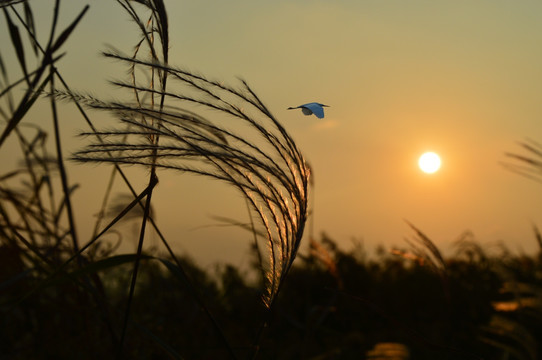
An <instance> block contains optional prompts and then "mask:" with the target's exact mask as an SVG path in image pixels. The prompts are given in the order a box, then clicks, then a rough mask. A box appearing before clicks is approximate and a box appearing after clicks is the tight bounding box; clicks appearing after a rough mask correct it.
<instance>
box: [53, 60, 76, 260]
mask: <svg viewBox="0 0 542 360" xmlns="http://www.w3.org/2000/svg"><path fill="white" fill-rule="evenodd" d="M54 72H55V71H54V66H53V65H51V80H50V87H51V92H54V91H55V84H54ZM51 111H52V115H53V126H54V133H55V145H56V157H57V161H58V170H59V172H60V179H61V182H62V190H63V192H64V202H65V204H66V215H67V217H68V223H69V225H70V235H71V237H72V244H73V251H74V253H78V252H79V242H78V240H77V231H76V230H75V229H76V228H75V219H74V216H73V209H72V204H71V199H70V189H69V188H70V187H69V186H68V176H67V174H66V168H65V167H64V158H63V155H62V144H61V140H60V129H59V125H58V113H57V109H56V99H55V98H54V97H51ZM79 265H81V264H79Z"/></svg>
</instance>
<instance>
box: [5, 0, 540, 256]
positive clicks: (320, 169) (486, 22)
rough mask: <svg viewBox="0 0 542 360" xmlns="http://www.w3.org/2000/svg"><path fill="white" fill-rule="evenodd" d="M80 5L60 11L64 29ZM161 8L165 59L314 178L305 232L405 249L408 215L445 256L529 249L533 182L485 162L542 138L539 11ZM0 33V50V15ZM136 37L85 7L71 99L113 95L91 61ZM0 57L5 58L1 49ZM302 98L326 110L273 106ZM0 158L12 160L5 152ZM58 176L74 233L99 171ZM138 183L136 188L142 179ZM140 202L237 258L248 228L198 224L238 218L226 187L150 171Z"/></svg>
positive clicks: (194, 245)
mask: <svg viewBox="0 0 542 360" xmlns="http://www.w3.org/2000/svg"><path fill="white" fill-rule="evenodd" d="M49 3H50V2H49V1H39V2H38V1H34V2H33V6H34V7H35V9H36V14H40V16H41V17H40V18H38V20H37V21H38V26H43V27H44V28H46V27H47V21H48V14H50V11H49V10H48V9H50V8H51V7H52V5H50V4H49ZM68 3H69V4H68ZM86 3H87V2H86V1H81V0H77V1H75V0H72V1H70V2H63V4H64V8H63V13H62V18H63V19H64V23H67V22H68V21H70V19H71V18H73V16H74V15H75V14H76V13H77V12H78V11H79V9H81V8H82V7H83V6H84V4H86ZM166 6H168V9H169V20H170V39H171V53H170V62H171V63H172V64H175V65H178V66H181V67H186V68H188V69H190V70H194V71H197V72H200V73H202V74H205V75H207V76H208V77H211V78H213V79H219V80H223V81H226V82H230V83H233V82H235V81H236V77H242V78H244V79H245V80H247V81H248V83H249V84H251V86H252V87H253V88H254V90H256V92H257V93H258V94H259V95H260V97H261V98H262V99H263V100H264V101H265V103H266V104H267V105H268V107H269V108H270V109H271V110H272V111H273V113H274V114H275V116H276V117H277V118H278V119H279V120H280V121H281V122H282V123H283V124H284V125H285V127H286V128H287V130H288V131H290V133H291V134H292V136H293V138H294V139H295V140H296V141H297V142H298V145H299V147H300V148H301V150H302V151H303V153H304V154H305V156H306V158H307V160H308V162H309V163H310V164H311V166H312V168H313V170H314V180H315V188H314V196H315V197H314V231H315V233H316V234H319V233H320V232H322V231H325V232H326V233H328V235H330V236H331V237H332V238H333V239H335V240H337V241H338V242H339V243H340V244H341V245H342V246H344V247H345V248H349V247H350V245H351V239H353V238H355V239H358V240H363V242H364V244H365V246H366V248H367V249H368V250H372V249H373V248H374V246H376V245H377V244H382V245H385V246H387V247H389V246H393V245H396V246H405V245H406V244H405V243H404V241H403V238H404V237H410V236H411V235H412V234H413V233H412V231H411V230H410V229H409V228H408V226H407V225H406V223H405V222H404V220H405V219H406V220H408V221H410V222H412V223H413V224H414V225H416V226H417V227H419V228H420V229H421V230H422V231H424V232H425V233H426V234H427V235H428V236H429V237H430V238H431V239H433V240H434V241H435V242H436V243H437V244H438V245H439V246H441V248H442V249H443V250H445V251H450V250H451V249H453V248H452V246H451V245H452V243H453V241H454V240H455V239H457V237H458V236H459V235H460V234H461V233H462V232H464V231H465V230H471V231H472V232H473V233H474V235H475V236H476V238H477V239H478V240H480V242H482V243H483V244H487V246H490V245H491V244H495V243H496V242H497V241H503V242H504V243H505V244H506V245H507V246H509V247H510V249H511V250H514V251H515V250H518V249H524V250H526V251H529V250H533V249H535V246H536V241H535V239H534V236H533V235H532V230H531V224H532V223H536V224H538V225H539V226H542V219H541V218H540V216H539V213H540V210H541V205H540V203H541V202H540V200H541V196H540V195H541V191H542V188H541V187H540V185H539V184H536V183H534V182H531V181H529V180H526V179H524V178H522V177H520V176H518V175H515V174H512V173H510V172H508V171H506V170H504V169H503V167H502V166H500V165H499V161H502V160H504V152H506V151H515V150H519V147H518V146H517V145H516V144H515V142H516V141H519V140H522V139H524V138H525V137H531V138H534V139H536V140H540V141H542V138H541V137H540V136H539V134H540V128H541V127H540V125H539V124H540V121H541V119H542V102H541V101H540V95H541V94H542V65H541V64H542V45H541V44H542V3H539V2H537V1H525V2H521V3H517V2H495V1H492V0H487V1H478V0H475V1H447V2H440V1H438V2H437V1H421V0H409V1H403V0H387V1H381V0H372V1H346V0H345V1H308V0H304V1H272V2H271V1H251V2H248V1H228V2H216V1H166ZM37 9H42V10H40V11H37ZM0 26H2V31H0V41H1V43H2V44H5V43H6V35H5V31H4V30H3V29H4V28H5V20H3V19H2V20H1V21H0ZM135 31H136V29H135V27H134V25H133V24H130V22H129V21H128V19H127V16H126V15H125V14H123V13H122V11H121V10H120V7H119V6H118V5H116V4H114V2H113V1H94V2H92V4H91V8H90V11H89V13H88V14H87V16H86V17H85V19H84V21H83V23H82V24H81V25H80V26H79V28H78V31H76V33H75V34H74V35H73V36H72V38H71V39H70V40H69V42H68V44H67V46H66V48H65V50H66V51H67V56H66V57H65V58H64V59H63V60H62V61H61V62H60V63H59V68H60V71H61V72H62V74H63V75H64V77H65V78H66V80H67V81H68V82H69V83H70V84H71V86H72V87H74V88H76V89H78V90H82V91H83V90H87V91H90V92H92V93H93V94H97V95H99V96H103V97H106V98H107V97H108V96H113V97H118V96H117V95H116V93H115V92H116V91H118V90H116V89H114V88H112V87H110V86H108V85H107V83H106V82H107V80H109V79H113V78H118V77H119V76H121V77H122V76H124V74H125V71H124V69H122V68H120V67H119V66H120V65H119V64H116V63H113V62H111V61H109V60H107V59H104V58H102V57H100V56H99V52H100V51H101V50H104V49H105V45H106V44H111V45H113V46H115V47H118V48H120V49H123V50H129V49H130V48H131V46H132V45H133V44H134V43H135V41H136V36H135ZM3 48H4V45H2V49H3ZM2 55H3V56H4V57H5V58H6V59H5V61H7V62H8V63H10V60H9V59H7V58H9V55H13V54H4V53H2ZM310 101H318V102H322V103H325V104H329V105H331V107H330V108H328V109H326V117H325V119H323V120H319V119H317V118H315V117H313V116H312V117H305V116H303V115H302V114H301V112H300V111H287V110H286V108H287V107H289V106H297V105H299V104H302V103H305V102H310ZM44 109H47V108H46V107H44ZM37 114H38V112H37V111H36V112H35V116H36V121H41V120H37ZM61 115H63V116H64V121H66V122H67V123H66V124H65V126H64V128H63V134H64V136H65V138H66V141H67V142H66V146H67V148H68V149H69V150H68V151H74V150H76V149H78V148H80V147H81V146H82V145H83V144H81V141H82V140H81V139H76V138H75V137H74V136H75V135H76V134H77V132H78V131H79V130H82V129H83V130H84V129H85V125H84V123H83V121H82V120H81V119H80V118H78V116H77V113H76V111H75V110H74V109H72V108H71V107H69V106H66V107H64V108H63V109H62V114H61ZM100 117H103V114H94V118H96V119H98V120H99V118H100ZM108 121H110V120H108ZM104 123H105V121H104ZM427 150H432V151H435V152H437V153H439V154H440V155H441V157H442V162H443V164H442V169H441V171H439V172H437V173H436V174H433V175H427V174H423V173H421V172H420V171H419V169H418V168H417V159H418V157H419V155H421V154H422V153H423V152H424V151H427ZM0 160H1V161H2V164H6V166H8V164H10V163H11V160H12V159H10V156H9V154H8V150H6V148H3V149H1V150H0ZM2 167H3V168H4V166H2ZM72 171H73V172H72V174H71V177H70V180H71V181H72V182H79V183H80V184H81V188H80V189H79V190H78V192H77V194H76V195H75V196H76V200H78V201H79V202H78V204H79V205H78V206H79V207H80V209H78V210H79V211H80V212H79V216H78V219H77V221H78V224H79V228H80V230H81V231H88V229H89V228H90V227H91V226H89V224H90V223H91V221H89V219H91V220H92V214H94V213H95V212H96V211H97V208H98V205H99V201H100V199H96V198H95V196H93V195H92V194H94V193H95V192H98V193H100V192H101V191H103V188H104V186H105V182H106V179H107V174H108V173H109V171H104V172H103V174H102V173H101V172H100V171H99V167H97V166H92V165H91V166H88V165H74V166H73V167H72ZM130 171H131V172H133V173H134V174H135V175H134V176H139V175H137V174H138V173H137V170H135V169H130ZM141 177H142V182H141V184H143V183H144V182H145V180H146V178H145V172H141ZM90 178H93V180H91V181H90V180H89V179H90ZM195 189H197V190H198V191H195ZM154 200H155V210H156V213H157V216H158V223H159V224H160V225H161V227H162V229H163V230H164V232H165V233H166V236H167V238H168V239H169V240H170V241H171V242H172V243H173V244H174V247H176V248H177V249H179V250H180V251H186V252H188V253H189V254H192V255H193V256H195V257H198V258H199V259H201V261H202V262H203V263H205V264H208V263H210V262H212V261H216V260H224V259H228V260H232V261H233V262H234V263H246V261H247V255H246V249H247V248H248V244H249V241H250V238H251V237H250V234H247V233H246V232H244V231H242V230H239V229H235V228H224V227H219V226H214V225H216V224H217V222H216V221H215V220H214V219H212V218H211V216H212V215H219V216H230V217H237V218H239V220H240V221H246V220H247V213H246V210H245V208H244V202H243V200H242V198H241V196H240V195H239V194H237V193H236V192H235V191H233V190H232V189H228V188H225V187H224V185H222V184H216V183H213V182H212V181H207V180H204V181H202V180H201V179H200V178H196V177H193V176H185V175H181V174H175V173H162V174H161V175H160V184H159V187H158V189H157V192H156V198H155V199H154ZM208 225H211V226H210V227H209V226H208ZM153 241H154V240H152V239H150V242H149V243H152V242H153ZM156 243H157V242H156ZM128 246H131V245H128ZM209 249H213V251H210V250H209Z"/></svg>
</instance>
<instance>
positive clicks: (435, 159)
mask: <svg viewBox="0 0 542 360" xmlns="http://www.w3.org/2000/svg"><path fill="white" fill-rule="evenodd" d="M418 166H419V167H420V169H421V170H422V171H423V172H424V173H427V174H432V173H434V172H436V171H438V169H440V157H439V156H438V155H437V154H435V153H434V152H426V153H424V154H422V156H420V159H419V160H418Z"/></svg>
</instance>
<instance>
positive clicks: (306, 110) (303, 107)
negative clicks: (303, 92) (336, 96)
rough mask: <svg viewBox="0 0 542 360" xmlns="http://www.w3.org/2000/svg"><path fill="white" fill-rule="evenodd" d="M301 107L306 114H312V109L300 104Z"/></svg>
mask: <svg viewBox="0 0 542 360" xmlns="http://www.w3.org/2000/svg"><path fill="white" fill-rule="evenodd" d="M300 108H301V111H303V114H305V115H312V110H311V109H309V108H308V107H306V106H304V105H302V106H300Z"/></svg>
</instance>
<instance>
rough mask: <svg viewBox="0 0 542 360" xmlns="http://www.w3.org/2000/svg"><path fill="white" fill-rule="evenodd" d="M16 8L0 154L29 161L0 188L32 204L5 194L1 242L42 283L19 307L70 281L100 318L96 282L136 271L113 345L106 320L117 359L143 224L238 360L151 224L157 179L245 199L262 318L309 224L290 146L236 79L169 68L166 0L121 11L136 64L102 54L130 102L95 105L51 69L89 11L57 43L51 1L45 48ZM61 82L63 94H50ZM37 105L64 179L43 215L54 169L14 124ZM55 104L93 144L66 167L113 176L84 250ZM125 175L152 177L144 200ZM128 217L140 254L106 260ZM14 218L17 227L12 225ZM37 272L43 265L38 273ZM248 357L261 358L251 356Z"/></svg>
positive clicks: (37, 142) (7, 8) (299, 164)
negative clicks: (103, 120) (166, 175)
mask: <svg viewBox="0 0 542 360" xmlns="http://www.w3.org/2000/svg"><path fill="white" fill-rule="evenodd" d="M18 3H19V2H16V1H3V2H2V3H0V6H2V8H3V12H4V17H5V19H6V21H7V23H8V27H9V30H10V37H11V42H12V45H13V48H14V50H15V53H16V55H17V59H18V62H19V64H20V65H21V69H22V72H23V78H21V79H20V80H17V81H15V82H10V80H9V78H8V73H7V71H6V69H5V66H4V65H3V62H2V61H0V64H1V65H2V66H1V70H2V76H3V80H4V82H3V84H2V85H3V87H2V89H1V90H2V92H1V96H2V97H3V98H4V99H6V101H7V103H8V110H7V111H5V110H4V109H3V110H2V115H3V118H4V120H5V122H6V125H5V126H4V128H3V130H2V132H1V135H0V145H1V144H2V143H3V142H4V141H5V140H6V139H7V138H8V137H10V136H11V135H12V133H15V135H17V136H18V138H19V141H20V142H21V144H22V146H23V148H24V150H25V154H26V155H25V156H26V158H25V160H26V165H27V166H26V169H25V170H23V171H22V172H14V173H8V174H5V175H3V177H2V180H7V179H13V178H14V177H16V176H19V175H24V176H29V177H30V178H31V180H32V181H31V184H32V193H31V194H33V195H30V196H26V194H24V193H20V192H18V193H15V192H13V191H11V190H10V189H9V188H7V187H2V189H1V190H2V199H3V200H4V201H5V203H10V204H11V205H12V206H13V208H14V209H15V210H6V209H4V206H1V207H0V210H1V215H2V218H1V221H2V223H1V224H2V233H3V235H4V236H5V237H6V238H7V239H9V240H8V243H10V246H12V247H14V248H15V249H19V250H21V251H22V252H23V253H24V254H26V255H27V254H28V251H30V254H31V255H30V260H31V261H32V262H34V264H35V268H34V269H33V271H38V273H40V274H41V276H42V277H43V281H42V282H41V284H39V285H38V286H37V287H35V288H33V289H32V290H31V291H30V292H29V293H26V294H22V296H21V297H19V300H17V301H18V302H20V301H24V300H25V299H27V298H28V297H29V296H32V294H34V293H36V292H39V291H41V289H42V288H44V287H48V286H51V284H54V283H55V281H57V280H55V279H58V278H67V279H69V281H73V282H75V285H76V287H78V288H80V291H82V292H83V293H85V292H89V293H90V294H94V295H95V301H96V302H97V303H98V304H101V306H102V308H103V314H104V316H105V315H107V314H108V313H110V312H111V309H108V308H109V305H108V304H107V301H106V299H105V298H104V297H103V296H101V295H100V290H99V289H101V288H103V285H102V284H101V280H100V277H99V276H98V274H97V272H98V271H100V270H103V269H105V268H111V267H116V266H120V265H122V264H124V263H126V262H133V268H132V272H131V282H130V286H129V291H128V297H127V302H126V304H125V307H124V309H125V310H124V315H123V321H122V326H121V330H120V334H119V331H118V329H114V325H113V323H112V322H110V321H109V327H110V329H111V334H112V335H111V338H112V339H113V345H114V347H116V349H117V350H116V351H117V355H118V357H122V356H123V351H124V350H123V348H124V344H125V342H126V336H127V330H128V328H129V327H130V324H131V315H132V307H133V303H132V302H133V298H134V293H135V290H136V284H137V278H138V273H139V270H140V264H141V262H142V261H143V260H145V259H151V258H149V256H148V255H145V254H143V244H144V240H145V237H146V232H147V231H146V229H147V224H150V225H151V226H153V227H154V229H155V230H156V231H157V233H158V235H159V236H160V239H161V240H162V243H163V245H164V246H165V248H166V249H167V251H168V252H169V256H170V259H165V258H158V260H159V261H161V262H162V264H163V265H165V266H166V268H168V269H169V270H170V271H171V272H172V274H174V276H177V277H179V278H180V279H182V280H183V281H185V282H187V283H189V284H190V286H189V289H191V290H190V293H191V294H192V296H193V297H194V298H195V299H196V301H197V302H198V303H199V305H200V307H201V308H202V309H203V310H204V312H206V313H207V315H208V317H209V319H210V320H211V322H212V323H213V325H214V327H215V329H216V331H217V333H218V334H219V335H220V336H221V337H222V339H223V342H224V346H225V347H226V348H228V351H229V353H230V356H231V357H236V355H235V352H234V350H233V349H232V348H231V346H230V345H229V343H228V339H227V338H226V336H225V335H224V334H223V333H222V331H221V329H220V325H219V324H218V322H217V321H216V320H215V318H214V316H213V315H212V314H211V311H210V310H209V308H208V307H207V306H206V304H205V300H204V299H203V298H202V296H201V295H200V294H199V292H198V290H197V285H193V284H192V283H191V282H190V279H189V276H188V275H187V274H186V272H185V269H184V268H183V265H182V262H181V261H180V260H179V259H178V258H177V257H176V255H175V254H174V252H173V251H172V249H171V247H170V245H169V243H168V241H167V240H166V239H165V237H164V236H163V235H162V233H161V232H160V230H159V229H158V227H157V226H156V223H155V221H154V219H153V217H152V214H151V211H150V209H151V204H152V195H153V191H154V189H155V187H156V186H157V185H158V171H160V170H164V169H165V170H172V171H177V172H181V173H191V174H197V175H200V176H205V177H209V178H212V179H216V180H221V181H223V182H225V183H226V184H228V185H230V186H232V187H235V188H236V189H238V191H239V192H240V193H242V194H243V195H244V197H245V198H246V200H247V203H248V205H249V212H250V217H251V219H253V218H254V219H256V223H257V224H259V225H256V224H253V226H251V229H252V231H253V233H254V235H255V237H256V239H257V241H258V242H262V243H264V244H265V246H266V253H267V256H261V257H260V259H261V264H260V266H261V268H262V269H264V272H263V274H265V278H264V279H263V280H264V281H263V283H264V288H263V289H262V297H261V298H262V301H263V304H264V305H265V306H266V307H267V308H268V309H269V310H270V309H271V308H272V307H273V304H274V302H275V299H276V297H277V295H278V293H279V291H280V289H281V287H282V285H283V283H284V281H285V278H286V275H287V273H288V271H289V270H290V268H291V266H292V263H293V261H294V259H295V257H296V254H297V251H298V249H299V244H300V241H301V238H302V235H303V230H304V226H305V222H306V218H307V192H308V178H309V170H308V167H307V166H306V165H305V161H304V159H303V156H302V154H301V152H300V151H299V149H298V148H297V146H296V144H295V142H294V141H293V139H292V138H291V137H290V136H289V134H288V133H287V131H286V129H285V128H284V127H283V126H282V125H281V124H280V123H279V121H278V120H277V119H276V118H275V117H274V116H273V114H272V113H271V112H270V110H269V109H268V108H267V107H266V106H265V105H264V103H263V101H262V100H261V99H260V98H259V97H258V96H257V95H256V93H255V91H254V90H253V89H252V88H251V87H250V86H249V85H248V84H247V83H246V82H245V81H242V80H241V81H240V84H239V87H238V88H234V87H231V86H228V85H225V84H223V83H220V82H218V81H213V80H209V79H207V78H206V77H204V76H202V75H198V74H195V73H192V72H189V71H186V70H183V69H181V68H178V67H175V66H172V65H170V61H169V53H168V50H169V46H170V45H169V27H168V17H167V11H166V8H165V5H164V2H163V1H162V0H141V1H128V0H117V3H118V4H119V5H120V6H121V7H122V8H123V9H124V10H125V11H126V13H128V14H129V16H130V18H131V19H132V20H133V22H134V23H135V24H136V27H137V29H138V36H137V37H136V40H135V46H134V51H133V53H131V54H123V53H121V52H119V51H116V50H110V51H107V52H104V53H103V55H104V56H105V57H107V58H112V59H115V60H117V61H118V62H119V63H120V64H121V65H123V66H125V67H126V68H127V69H128V73H129V78H128V80H127V81H124V80H118V81H114V82H113V85H114V86H116V87H117V88H118V89H119V90H124V91H126V92H127V93H128V94H131V100H127V101H112V100H107V99H98V98H96V97H93V96H90V95H87V94H85V93H84V92H76V91H73V90H72V89H71V88H70V87H69V86H68V84H66V83H65V82H64V80H63V79H62V76H61V74H60V72H59V70H58V69H57V68H56V67H55V66H54V63H55V61H57V60H58V59H59V58H60V57H61V56H62V55H56V54H57V53H58V50H59V49H60V48H61V46H62V45H63V44H64V43H65V42H66V40H67V39H68V38H69V36H70V34H71V33H72V32H73V31H74V30H75V28H76V26H77V24H78V23H79V21H80V20H81V19H82V18H83V16H84V14H85V12H86V10H87V9H88V7H85V8H84V9H83V11H81V13H80V14H79V16H78V17H77V18H76V19H75V20H73V22H72V23H71V24H70V25H69V26H68V27H67V28H66V29H65V30H64V31H62V32H61V33H60V35H59V36H57V37H55V33H56V24H57V20H58V17H59V13H60V12H59V8H60V3H61V2H60V0H57V1H56V2H55V7H54V11H53V17H54V19H53V22H52V27H51V29H50V38H49V40H48V43H47V45H45V46H42V45H41V44H40V43H39V41H38V40H37V38H36V36H35V35H36V29H35V28H34V25H33V24H34V20H33V15H32V8H31V3H30V2H27V1H22V5H21V6H22V9H23V11H24V14H25V17H23V16H21V15H20V13H19V11H20V10H18V9H17V8H16V7H15V6H14V5H15V4H18ZM13 16H15V17H16V18H17V19H18V21H19V23H20V24H21V25H22V27H23V28H24V29H25V31H26V32H27V34H28V36H29V39H30V43H31V45H32V46H33V49H34V53H35V55H36V57H38V58H41V59H42V60H41V62H40V65H38V67H37V68H36V69H35V70H34V71H30V70H29V69H27V66H26V60H25V53H24V49H25V46H24V45H23V43H22V41H23V40H22V36H21V33H20V30H19V27H18V26H17V25H15V21H14V20H12V17H13ZM0 60H1V57H0ZM59 82H60V84H61V87H58V86H57V84H58V83H59ZM23 85H26V87H27V89H26V91H25V93H24V95H23V96H22V98H21V99H20V102H19V103H18V104H14V103H13V98H14V89H15V88H17V86H19V87H22V86H23ZM42 94H48V97H49V101H50V104H51V113H52V118H53V128H54V133H55V142H56V154H55V155H56V162H55V166H54V168H55V170H56V171H58V173H59V174H60V179H61V188H62V192H63V200H62V202H61V204H60V205H56V204H55V203H54V201H53V199H54V198H55V196H53V195H51V196H50V199H51V200H50V204H51V208H48V206H49V204H43V203H42V202H41V196H40V192H43V191H45V189H46V186H49V188H50V189H51V188H52V187H51V185H50V182H51V181H52V179H53V178H54V177H53V176H52V175H51V174H49V172H50V171H52V170H51V167H50V165H49V162H48V161H47V159H48V155H47V154H42V153H39V154H38V152H37V149H38V148H39V146H41V145H43V141H44V139H45V137H46V136H45V134H44V132H43V131H41V129H38V131H37V135H35V137H34V138H31V139H27V138H26V137H25V135H23V133H22V131H21V126H23V124H22V123H21V121H22V120H23V118H24V117H25V116H26V114H27V112H28V110H29V109H30V108H31V107H32V106H33V104H34V103H35V102H36V101H38V99H39V97H40V96H41V95H42ZM58 101H68V102H70V103H73V104H75V105H76V106H77V108H78V109H79V111H80V113H81V115H82V116H83V118H84V119H85V121H86V122H87V124H88V126H89V129H90V130H89V131H86V132H83V133H82V134H81V135H83V136H85V137H88V138H89V140H90V141H89V144H88V145H87V146H85V147H84V148H82V149H80V150H79V151H77V152H76V153H75V154H73V156H72V159H73V160H76V161H78V162H94V163H111V164H112V165H113V172H112V173H111V180H110V182H109V186H108V189H107V190H106V193H105V194H104V200H103V205H102V209H101V211H100V214H101V215H100V216H99V217H98V220H97V222H96V225H95V231H94V234H93V236H92V238H91V239H90V241H88V242H86V243H81V241H80V239H79V238H78V234H77V230H76V227H75V222H74V221H73V218H74V215H73V211H74V210H73V208H72V206H71V200H70V199H71V195H72V192H73V190H74V188H75V187H74V186H73V185H70V183H69V181H68V177H67V170H66V166H65V164H64V157H65V155H64V154H63V151H62V146H61V136H60V126H59V118H58V115H57V102H58ZM88 109H92V110H99V111H106V112H109V113H111V114H113V115H114V116H115V117H116V119H117V120H118V124H117V125H116V126H111V127H110V128H107V129H100V130H98V129H97V128H96V127H95V126H94V125H93V122H92V120H91V116H90V115H89V113H87V110H88ZM124 165H138V166H141V167H143V168H145V169H147V170H148V173H149V178H148V185H147V186H146V187H145V189H144V190H143V191H141V192H137V191H136V190H135V188H134V187H133V186H132V185H131V184H130V180H129V179H128V177H127V176H126V175H125V173H124V172H123V170H122V166H124ZM42 170H44V171H45V172H44V173H43V171H42ZM117 175H120V177H121V178H122V179H123V181H124V183H125V184H126V186H127V187H128V189H129V190H130V193H131V194H132V196H133V197H132V201H131V202H130V203H129V204H128V205H126V206H125V207H124V208H123V209H117V211H118V212H117V213H116V216H110V217H109V218H108V217H106V216H105V214H106V213H107V208H109V204H110V202H111V189H112V184H113V182H114V179H115V178H116V177H117ZM136 206H138V207H140V208H141V209H142V212H141V217H140V218H141V225H140V230H139V241H138V247H137V251H136V253H135V254H133V255H130V256H116V255H113V254H112V253H111V248H107V246H104V245H103V244H104V243H105V242H104V238H105V237H107V236H108V235H109V234H110V233H111V232H110V231H111V228H112V226H113V225H114V224H116V223H117V222H119V221H120V220H121V219H123V218H124V217H126V216H127V214H130V213H133V212H130V210H131V209H133V208H134V207H136ZM13 211H14V212H15V214H16V215H17V216H18V217H19V220H17V221H13V220H12V219H11V218H12V213H13ZM61 214H64V215H65V217H66V219H67V228H61V225H60V224H61V223H62V224H64V223H63V222H62V221H61ZM106 221H108V222H106ZM104 222H106V223H105V224H104ZM21 223H22V224H23V225H20V224H21ZM51 238H52V239H51ZM44 244H45V245H47V248H48V249H49V250H48V251H49V252H45V253H44V251H43V250H42V247H43V246H44ZM68 244H71V245H68ZM23 248H24V249H23ZM99 249H101V250H102V252H100V251H99ZM55 250H56V253H57V256H56V260H55V261H51V260H50V258H49V256H50V255H51V252H52V251H55ZM74 260H75V261H74ZM43 263H45V264H47V265H48V266H47V267H46V268H44V264H43ZM262 322H263V324H264V325H265V323H266V322H267V319H262ZM263 327H264V326H262V328H263ZM147 333H148V332H147ZM155 340H156V341H158V342H159V343H160V344H161V345H162V346H163V347H164V348H165V349H166V350H167V351H168V353H169V354H170V355H171V356H174V357H178V354H177V353H176V352H175V351H174V350H172V349H170V348H168V347H167V346H166V344H165V343H164V342H163V341H161V340H160V339H156V338H155ZM254 341H255V344H254V349H257V348H258V346H257V343H258V342H259V341H260V337H259V336H258V337H256V339H255V340H254ZM254 354H257V350H256V351H255V352H254Z"/></svg>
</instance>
